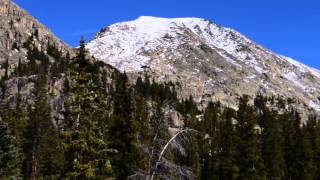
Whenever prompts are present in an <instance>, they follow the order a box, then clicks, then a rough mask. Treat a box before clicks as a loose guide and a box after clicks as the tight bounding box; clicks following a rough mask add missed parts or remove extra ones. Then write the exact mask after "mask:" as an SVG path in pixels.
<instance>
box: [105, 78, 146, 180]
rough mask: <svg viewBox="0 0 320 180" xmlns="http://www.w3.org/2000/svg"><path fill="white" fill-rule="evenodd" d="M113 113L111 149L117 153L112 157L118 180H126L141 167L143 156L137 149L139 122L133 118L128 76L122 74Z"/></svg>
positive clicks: (118, 82)
mask: <svg viewBox="0 0 320 180" xmlns="http://www.w3.org/2000/svg"><path fill="white" fill-rule="evenodd" d="M113 100H114V101H113V113H112V115H111V118H110V125H109V134H110V147H111V148H112V149H115V150H116V151H117V153H116V154H114V155H113V156H112V163H111V164H112V166H113V168H114V172H115V176H116V178H117V179H126V178H127V177H128V176H130V175H132V174H133V173H134V170H135V169H136V168H137V167H138V166H139V165H138V164H139V162H138V157H140V156H141V154H140V152H139V149H138V147H137V143H136V142H137V141H136V135H137V122H135V120H134V117H133V112H134V107H133V103H132V96H131V94H130V90H129V89H128V78H127V76H126V74H120V76H119V77H118V79H117V81H116V88H115V92H114V95H113Z"/></svg>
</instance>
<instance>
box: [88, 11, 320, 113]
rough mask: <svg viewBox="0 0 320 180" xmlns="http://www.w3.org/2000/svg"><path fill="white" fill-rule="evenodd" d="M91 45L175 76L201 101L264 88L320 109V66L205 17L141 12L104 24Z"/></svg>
mask: <svg viewBox="0 0 320 180" xmlns="http://www.w3.org/2000/svg"><path fill="white" fill-rule="evenodd" d="M87 48H88V49H89V51H90V53H91V55H93V56H95V57H96V58H97V59H99V60H102V61H104V62H106V63H109V64H111V65H112V66H114V67H116V68H118V69H119V70H122V71H126V72H130V73H133V74H139V73H140V74H141V72H146V73H148V74H149V75H151V76H152V77H154V78H155V79H156V80H157V81H161V82H166V81H172V82H174V83H176V84H177V85H178V88H180V89H181V90H182V91H181V94H180V95H181V97H182V98H186V97H188V96H189V95H192V96H193V97H195V98H196V99H197V101H198V102H200V103H201V102H207V101H208V100H216V99H218V100H220V101H222V102H223V103H224V104H227V105H229V106H234V105H235V104H236V101H237V98H238V97H240V96H241V95H243V94H248V95H250V96H252V97H253V96H254V95H255V94H257V93H263V94H266V95H269V96H272V95H274V96H282V97H288V98H294V99H297V101H296V102H295V103H296V106H298V107H300V108H303V109H305V108H306V107H310V108H311V109H314V110H317V111H320V105H319V104H320V101H319V98H320V71H318V70H316V69H314V68H311V67H308V66H306V65H304V64H302V63H299V62H298V61H295V60H293V59H291V58H287V57H284V56H281V55H278V54H276V53H273V52H271V51H270V50H267V49H265V48H263V47H262V46H260V45H258V44H257V43H255V42H253V41H252V40H250V39H248V38H247V37H245V36H244V35H242V34H240V33H239V32H237V31H235V30H233V29H230V28H225V27H221V26H219V25H216V24H214V23H213V22H211V21H209V20H206V19H201V18H172V19H171V18H159V17H150V16H142V17H139V18H138V19H136V20H134V21H129V22H122V23H116V24H113V25H110V26H107V27H105V28H103V29H102V30H101V31H100V32H99V33H97V34H96V35H95V37H94V38H93V39H92V40H91V41H90V42H89V43H88V45H87Z"/></svg>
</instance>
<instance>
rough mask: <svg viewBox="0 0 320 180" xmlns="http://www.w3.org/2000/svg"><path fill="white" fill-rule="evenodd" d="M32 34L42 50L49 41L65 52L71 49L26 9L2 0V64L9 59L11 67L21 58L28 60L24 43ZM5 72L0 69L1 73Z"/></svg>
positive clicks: (0, 30) (0, 2) (0, 17)
mask: <svg viewBox="0 0 320 180" xmlns="http://www.w3.org/2000/svg"><path fill="white" fill-rule="evenodd" d="M32 35H33V36H34V37H33V39H34V42H35V46H36V47H38V49H39V50H40V51H41V50H42V51H46V49H47V44H48V42H50V43H51V44H54V45H55V46H56V47H58V48H59V49H60V50H61V51H63V52H66V51H71V48H70V47H69V46H68V45H66V44H65V43H64V42H62V41H61V40H60V39H58V38H57V37H56V36H54V34H53V33H51V31H50V30H49V29H48V28H46V27H45V26H43V25H42V24H41V23H39V22H38V21H37V20H36V19H35V18H33V17H32V16H31V15H30V14H28V13H27V12H26V11H25V10H23V9H21V8H20V7H19V6H17V5H16V4H15V3H13V2H12V1H11V0H0V65H1V64H3V63H4V62H5V61H7V60H8V62H9V64H10V67H12V66H15V65H17V63H18V60H19V59H21V61H22V62H23V61H27V59H26V50H25V49H24V48H23V43H24V42H26V41H27V39H28V38H29V37H30V36H32ZM0 69H1V68H0ZM3 73H4V72H3V71H0V75H3Z"/></svg>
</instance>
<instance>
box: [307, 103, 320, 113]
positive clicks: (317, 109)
mask: <svg viewBox="0 0 320 180" xmlns="http://www.w3.org/2000/svg"><path fill="white" fill-rule="evenodd" d="M309 107H311V108H313V109H314V110H316V111H319V112H320V105H318V104H316V103H315V102H314V101H310V102H309Z"/></svg>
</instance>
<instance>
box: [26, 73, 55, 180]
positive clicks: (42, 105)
mask: <svg viewBox="0 0 320 180" xmlns="http://www.w3.org/2000/svg"><path fill="white" fill-rule="evenodd" d="M35 87H36V88H35V92H34V94H35V101H34V103H33V104H32V105H31V106H30V107H29V109H28V112H29V115H28V116H29V118H28V123H27V126H26V129H25V131H24V137H25V139H26V140H25V142H24V146H23V150H24V157H25V159H24V168H23V170H24V177H25V178H30V179H38V178H53V177H58V175H59V173H60V167H61V153H60V152H61V151H60V150H58V149H57V145H58V142H57V139H58V136H57V131H56V129H55V127H54V125H53V122H52V118H51V107H50V105H49V103H48V97H47V96H48V90H47V78H46V76H39V79H38V80H37V82H36V86H35Z"/></svg>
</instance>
